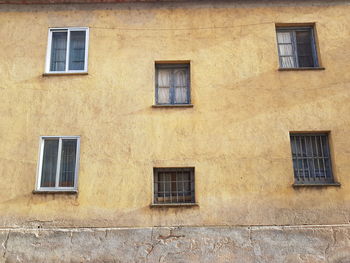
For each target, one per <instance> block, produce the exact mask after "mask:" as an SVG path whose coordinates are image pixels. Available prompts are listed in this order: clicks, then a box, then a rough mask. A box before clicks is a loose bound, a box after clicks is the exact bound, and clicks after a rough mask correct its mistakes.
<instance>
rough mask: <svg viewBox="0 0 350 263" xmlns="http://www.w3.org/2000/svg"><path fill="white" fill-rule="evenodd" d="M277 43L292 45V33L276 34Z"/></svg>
mask: <svg viewBox="0 0 350 263" xmlns="http://www.w3.org/2000/svg"><path fill="white" fill-rule="evenodd" d="M277 41H278V43H280V44H281V43H292V32H277Z"/></svg>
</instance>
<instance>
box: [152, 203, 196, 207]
mask: <svg viewBox="0 0 350 263" xmlns="http://www.w3.org/2000/svg"><path fill="white" fill-rule="evenodd" d="M193 206H199V205H198V203H173V204H151V205H150V207H151V208H152V207H193Z"/></svg>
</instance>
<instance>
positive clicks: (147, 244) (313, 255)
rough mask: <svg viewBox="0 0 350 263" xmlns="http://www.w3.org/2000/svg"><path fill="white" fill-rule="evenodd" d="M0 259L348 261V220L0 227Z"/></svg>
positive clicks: (204, 262)
mask: <svg viewBox="0 0 350 263" xmlns="http://www.w3.org/2000/svg"><path fill="white" fill-rule="evenodd" d="M0 242H2V246H1V247H0V262H6V263H12V262H36V263H45V262H60V263H61V262H63V263H66V262H69V263H78V262H104V263H109V262H110V263H112V262H120V263H121V262H123V263H131V262H133V263H134V262H137V263H141V262H152V263H153V262H163V263H164V262H166V263H172V262H177V263H179V262H184V263H185V262H200V263H214V262H215V263H216V262H218V263H224V262H225V263H226V262H227V263H228V262H235V263H257V262H259V263H275V262H276V263H321V262H327V263H348V262H350V260H349V259H350V227H349V226H333V227H326V226H313V227H310V226H309V227H302V226H299V227H234V228H230V227H221V228H217V227H184V228H182V227H179V228H156V227H155V228H135V229H116V228H114V229H112V228H109V229H51V230H49V229H45V230H44V229H41V230H28V229H27V230H24V229H22V230H1V231H0Z"/></svg>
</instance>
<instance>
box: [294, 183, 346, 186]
mask: <svg viewBox="0 0 350 263" xmlns="http://www.w3.org/2000/svg"><path fill="white" fill-rule="evenodd" d="M328 186H336V187H340V186H341V184H340V183H324V184H312V183H307V184H306V183H305V184H300V183H294V184H293V187H328Z"/></svg>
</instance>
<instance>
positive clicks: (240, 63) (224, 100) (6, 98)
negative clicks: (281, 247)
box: [0, 1, 350, 256]
mask: <svg viewBox="0 0 350 263" xmlns="http://www.w3.org/2000/svg"><path fill="white" fill-rule="evenodd" d="M243 2H244V1H243ZM297 2H298V3H297V4H296V3H294V4H293V2H292V1H281V2H278V1H273V2H271V4H267V3H265V4H260V2H259V4H253V3H252V1H249V2H248V4H244V3H242V1H240V2H235V1H228V2H221V1H212V3H209V2H207V1H206V2H205V3H200V2H196V3H167V4H165V3H163V4H160V3H153V4H151V3H137V4H132V3H128V4H118V5H112V4H100V5H98V4H96V5H95V4H89V5H57V6H50V5H30V6H26V5H23V6H18V5H1V6H0V39H1V48H0V73H1V81H0V97H1V103H0V176H1V180H0V226H2V227H25V226H28V227H30V226H32V225H35V224H36V223H37V222H39V221H40V224H42V225H43V227H50V226H56V227H75V226H76V227H109V226H111V227H127V226H129V227H138V226H140V227H148V226H176V225H183V226H210V225H231V226H232V225H297V224H347V223H348V222H349V220H350V213H349V212H350V202H349V201H350V180H349V176H350V162H349V160H350V151H349V149H350V137H349V127H350V48H349V47H350V26H349V25H350V16H349V13H350V5H349V1H319V2H316V1H312V2H309V1H297ZM330 2H331V3H330ZM310 22H315V25H316V31H317V43H318V47H319V51H320V54H319V57H320V61H321V66H323V67H325V70H308V71H288V72H287V71H284V72H282V71H278V67H279V66H278V55H277V47H276V33H275V23H310ZM68 26H86V27H89V28H90V45H89V61H88V66H89V69H88V75H84V76H78V75H77V76H43V75H42V74H43V72H44V68H45V56H46V49H47V35H48V28H49V27H68ZM167 60H172V61H174V60H175V61H181V60H186V61H188V60H189V61H191V94H192V103H193V104H194V107H193V108H167V109H164V108H152V105H153V104H154V82H155V80H154V76H155V66H154V64H155V61H167ZM290 131H330V142H331V148H332V161H333V170H334V176H335V178H336V180H337V181H339V182H340V183H341V187H338V188H336V187H328V188H303V189H293V188H292V186H291V185H292V183H293V168H292V161H291V150H290V141H289V132H290ZM43 135H80V136H81V154H80V170H79V176H78V189H79V193H78V194H77V195H62V194H61V195H59V194H55V195H54V194H43V195H34V194H33V193H32V190H33V189H34V185H35V178H36V172H37V163H38V151H39V136H43ZM162 166H165V167H167V166H168V167H184V166H191V167H195V169H196V174H195V184H196V201H197V202H198V204H199V206H198V207H191V208H150V204H151V201H152V177H153V167H162ZM243 232H244V231H243ZM321 232H322V231H321ZM62 235H63V237H64V236H65V234H62ZM10 241H11V239H10ZM13 241H14V240H13ZM248 243H249V242H248ZM10 244H11V242H9V245H10ZM286 249H287V248H286ZM247 250H249V248H247ZM248 254H249V253H248ZM249 255H250V254H249ZM276 256H277V255H276Z"/></svg>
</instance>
